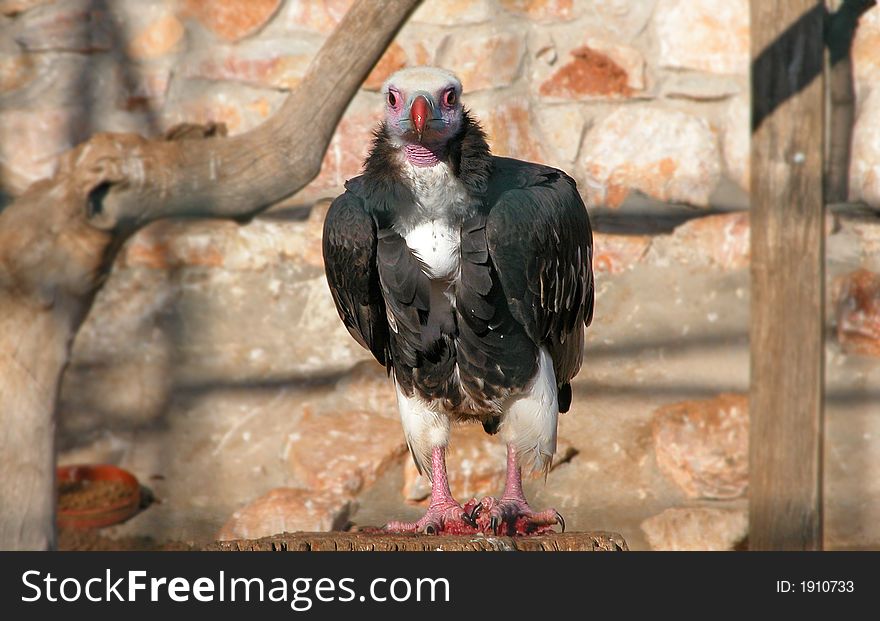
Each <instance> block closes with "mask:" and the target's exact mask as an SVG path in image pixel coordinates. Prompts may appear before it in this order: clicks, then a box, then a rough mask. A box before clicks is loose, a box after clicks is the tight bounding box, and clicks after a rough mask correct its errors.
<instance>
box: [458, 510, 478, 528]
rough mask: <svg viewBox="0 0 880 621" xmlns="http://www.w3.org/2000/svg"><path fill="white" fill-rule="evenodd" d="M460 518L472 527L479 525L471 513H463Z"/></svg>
mask: <svg viewBox="0 0 880 621" xmlns="http://www.w3.org/2000/svg"><path fill="white" fill-rule="evenodd" d="M461 519H463V520H464V521H465V522H467V524H468V526H471V527H472V528H479V527H478V526H477V520H476V518H475V517H474V516H473V514H471V513H463V514H462V516H461Z"/></svg>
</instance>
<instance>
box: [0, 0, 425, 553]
mask: <svg viewBox="0 0 880 621" xmlns="http://www.w3.org/2000/svg"><path fill="white" fill-rule="evenodd" d="M419 1H420V0H358V1H357V2H355V3H354V4H353V5H352V7H351V8H350V9H349V11H348V13H347V14H346V15H345V17H344V18H343V19H342V21H341V22H340V24H339V26H338V27H337V28H336V30H335V31H334V32H333V33H332V34H331V35H330V37H328V39H327V41H326V42H325V43H324V45H323V47H322V48H321V50H320V52H319V53H318V55H317V56H316V57H315V59H314V60H313V62H312V64H311V66H310V67H309V70H308V72H307V73H306V75H305V77H304V78H303V80H302V82H301V83H300V84H299V85H298V86H297V88H296V89H295V90H294V91H293V92H292V93H291V94H290V95H289V96H288V98H287V101H286V102H285V103H284V105H283V106H282V108H281V110H279V112H278V113H277V114H276V115H274V116H273V117H272V118H271V119H269V120H268V121H267V122H266V123H264V124H263V125H261V126H259V127H258V128H256V129H254V130H253V131H251V132H248V133H246V134H243V135H241V136H236V137H232V138H227V137H224V136H222V135H217V132H212V131H205V132H193V131H188V132H178V134H177V135H175V136H173V137H171V138H172V139H168V140H147V139H145V138H143V137H141V136H136V135H132V134H99V135H97V136H94V137H92V138H91V139H90V140H89V141H87V142H86V143H84V144H82V145H79V146H78V147H76V148H75V149H73V150H71V151H70V152H68V153H67V154H65V155H64V156H63V157H62V159H61V162H60V165H59V169H58V172H57V173H56V174H55V176H54V177H53V178H52V179H47V180H44V181H40V182H37V183H35V184H33V185H32V186H31V187H30V188H28V189H27V190H26V191H25V193H24V194H22V196H21V197H19V198H18V199H17V200H16V201H15V202H14V203H13V204H11V205H9V206H8V207H6V208H5V209H4V210H3V211H2V212H0V429H3V430H4V432H3V433H0V466H2V468H3V476H0V549H35V548H47V547H49V548H50V547H53V546H54V542H55V535H54V504H55V500H54V498H55V482H54V474H55V451H54V428H55V407H56V400H57V394H58V385H59V379H60V377H61V373H62V372H63V370H64V368H65V366H66V364H67V360H68V356H69V351H70V344H71V342H72V341H73V338H74V336H75V335H76V332H77V330H78V329H79V326H80V324H81V323H82V320H83V318H84V317H85V315H86V314H87V313H88V311H89V308H90V307H91V303H92V300H93V299H94V296H95V294H96V292H97V291H98V290H99V289H100V287H101V285H102V284H103V282H104V281H105V279H106V276H107V273H108V271H109V270H110V267H111V265H112V262H113V258H114V256H115V254H116V252H117V250H118V249H119V247H120V246H121V245H122V244H123V242H124V241H125V240H126V239H127V238H128V237H129V236H130V235H131V234H132V233H133V232H134V231H136V230H137V229H138V228H140V227H142V226H144V225H146V224H148V223H150V222H152V221H154V220H157V219H160V218H167V217H175V216H189V217H193V216H205V217H217V218H235V219H239V220H245V219H248V218H250V217H252V216H254V215H256V214H257V213H259V212H260V211H262V210H264V209H266V208H268V207H269V206H270V205H272V204H273V203H274V202H276V201H278V200H281V199H283V198H285V197H287V196H289V195H291V194H293V193H294V192H296V191H297V190H299V189H300V188H302V187H303V186H305V185H306V184H307V183H308V182H309V181H311V180H312V179H313V178H314V177H315V176H316V175H317V174H318V172H319V171H320V167H321V161H322V159H323V156H324V152H325V151H326V149H327V145H328V144H329V142H330V139H331V138H332V136H333V131H334V129H335V127H336V124H337V123H338V121H339V119H340V118H341V116H342V114H343V112H344V111H345V108H346V107H347V106H348V103H349V102H350V101H351V99H352V97H354V95H355V93H356V92H357V90H358V88H359V87H360V85H361V83H362V82H363V81H364V79H365V78H366V76H367V75H368V73H369V72H370V70H371V69H372V67H373V66H374V65H375V64H376V62H377V61H378V60H379V58H380V57H381V56H382V53H383V52H384V51H385V49H386V47H387V46H388V44H389V43H390V42H391V40H392V39H393V37H394V34H395V33H396V32H397V30H398V29H399V28H400V26H401V25H402V24H403V23H404V22H405V21H406V19H407V17H408V16H409V14H410V13H411V12H412V10H413V9H414V8H415V7H416V6H417V5H418V4H419ZM194 133H195V134H196V136H195V138H194V137H193V134H194Z"/></svg>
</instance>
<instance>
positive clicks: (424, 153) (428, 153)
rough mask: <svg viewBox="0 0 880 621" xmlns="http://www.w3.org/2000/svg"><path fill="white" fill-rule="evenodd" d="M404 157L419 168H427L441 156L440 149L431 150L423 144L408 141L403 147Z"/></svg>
mask: <svg viewBox="0 0 880 621" xmlns="http://www.w3.org/2000/svg"><path fill="white" fill-rule="evenodd" d="M404 152H405V153H406V159H407V160H408V161H409V162H410V163H411V164H412V165H413V166H418V167H420V168H429V167H431V166H436V165H437V164H439V163H440V158H441V157H443V151H442V149H437V150H436V151H435V150H431V149H429V148H428V147H426V146H425V145H423V144H413V143H409V144H407V145H406V146H405V147H404Z"/></svg>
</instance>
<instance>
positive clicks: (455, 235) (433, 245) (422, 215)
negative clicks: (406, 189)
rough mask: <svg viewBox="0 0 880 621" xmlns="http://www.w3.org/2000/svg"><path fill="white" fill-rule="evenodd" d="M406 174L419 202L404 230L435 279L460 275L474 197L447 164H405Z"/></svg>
mask: <svg viewBox="0 0 880 621" xmlns="http://www.w3.org/2000/svg"><path fill="white" fill-rule="evenodd" d="M403 173H404V176H405V177H406V178H407V181H408V182H409V185H410V187H411V188H412V191H413V195H414V196H415V199H416V204H415V205H414V207H415V209H414V210H413V212H412V216H411V217H410V218H408V220H407V222H406V223H405V226H404V227H403V229H404V230H402V231H400V232H401V234H402V235H403V237H404V239H406V245H407V246H409V248H410V250H412V251H413V252H414V253H415V254H416V256H418V258H419V260H420V261H421V262H422V263H423V264H424V266H425V273H426V274H427V275H428V276H429V277H430V278H432V279H443V280H451V279H454V278H455V277H456V276H457V275H458V266H459V260H460V258H459V244H460V233H459V228H460V227H459V225H458V224H453V223H460V222H461V221H462V220H463V219H464V218H465V217H466V214H468V212H469V209H470V207H471V203H472V201H471V198H470V197H469V196H468V193H467V191H466V190H465V188H464V186H463V185H462V184H461V181H460V180H459V179H458V178H457V177H456V176H455V175H454V174H453V172H452V170H451V169H450V168H449V166H448V165H447V164H445V163H440V164H437V165H436V166H431V167H424V168H420V167H418V166H413V165H412V164H410V163H409V162H404V164H403Z"/></svg>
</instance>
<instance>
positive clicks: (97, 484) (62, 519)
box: [56, 464, 141, 529]
mask: <svg viewBox="0 0 880 621" xmlns="http://www.w3.org/2000/svg"><path fill="white" fill-rule="evenodd" d="M56 476H57V481H58V482H57V485H58V494H59V499H58V512H57V522H58V526H59V527H60V528H77V529H88V528H101V527H104V526H110V525H112V524H118V523H119V522H124V521H125V520H127V519H128V518H130V517H131V516H133V515H135V514H136V513H137V512H138V510H139V508H140V503H141V486H140V483H138V480H137V479H136V478H135V476H134V475H133V474H131V473H130V472H128V471H126V470H123V469H122V468H117V467H116V466H111V465H108V464H101V465H76V466H62V467H60V468H58V470H57V475H56Z"/></svg>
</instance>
